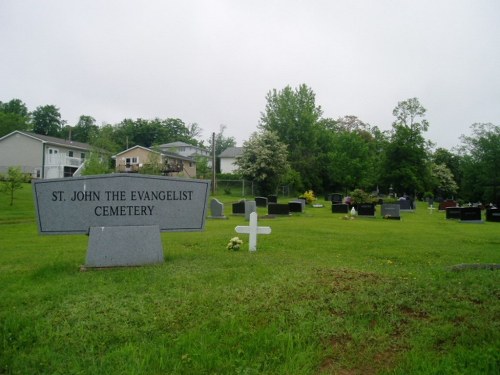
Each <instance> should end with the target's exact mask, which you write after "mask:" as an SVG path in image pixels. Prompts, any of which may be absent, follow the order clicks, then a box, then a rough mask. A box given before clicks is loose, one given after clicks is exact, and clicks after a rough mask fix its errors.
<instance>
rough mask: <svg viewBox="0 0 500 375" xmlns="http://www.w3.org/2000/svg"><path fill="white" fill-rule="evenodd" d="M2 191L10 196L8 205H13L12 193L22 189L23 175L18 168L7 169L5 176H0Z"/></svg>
mask: <svg viewBox="0 0 500 375" xmlns="http://www.w3.org/2000/svg"><path fill="white" fill-rule="evenodd" d="M1 177H2V178H1V180H2V191H3V192H4V193H7V194H9V195H10V205H11V206H12V205H13V204H14V192H15V191H16V190H19V189H21V188H22V184H23V182H24V179H25V178H24V175H23V173H22V171H21V168H19V167H9V169H8V171H7V175H4V176H1Z"/></svg>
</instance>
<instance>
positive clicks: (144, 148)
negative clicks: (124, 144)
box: [112, 145, 159, 158]
mask: <svg viewBox="0 0 500 375" xmlns="http://www.w3.org/2000/svg"><path fill="white" fill-rule="evenodd" d="M135 148H142V149H143V150H145V151H149V152H154V153H156V154H159V152H158V151H155V150H152V149H150V148H147V147H144V146H139V145H137V146H132V147H129V148H127V149H126V150H124V151H122V152H119V153H118V154H116V155H113V156H112V158H116V157H118V156H120V155H121V154H124V153H126V152H129V151H131V150H133V149H135Z"/></svg>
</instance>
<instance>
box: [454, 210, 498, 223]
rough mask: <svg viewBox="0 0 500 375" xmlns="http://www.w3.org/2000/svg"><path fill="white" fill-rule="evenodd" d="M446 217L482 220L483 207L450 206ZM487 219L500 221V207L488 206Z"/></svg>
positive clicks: (462, 219) (469, 220) (467, 220)
mask: <svg viewBox="0 0 500 375" xmlns="http://www.w3.org/2000/svg"><path fill="white" fill-rule="evenodd" d="M446 219H449V220H460V221H461V222H468V223H471V222H482V216H481V207H448V208H446ZM486 221H491V222H497V223H500V209H498V208H488V209H487V210H486Z"/></svg>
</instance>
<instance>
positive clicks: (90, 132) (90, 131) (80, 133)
mask: <svg viewBox="0 0 500 375" xmlns="http://www.w3.org/2000/svg"><path fill="white" fill-rule="evenodd" d="M98 131H99V127H98V126H97V125H96V123H95V118H93V117H92V116H86V115H81V116H80V118H79V119H78V122H77V123H76V125H75V126H74V127H73V129H72V130H71V139H72V140H74V141H77V142H84V143H89V142H90V141H91V140H92V139H93V138H94V137H95V136H96V135H97V133H98Z"/></svg>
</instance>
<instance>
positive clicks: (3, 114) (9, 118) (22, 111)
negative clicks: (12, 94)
mask: <svg viewBox="0 0 500 375" xmlns="http://www.w3.org/2000/svg"><path fill="white" fill-rule="evenodd" d="M29 120H30V117H29V112H28V108H27V107H26V105H25V104H24V103H23V102H22V101H21V100H19V99H12V100H10V101H9V102H7V103H2V102H0V137H3V136H4V135H6V134H9V133H11V132H13V131H15V130H21V131H22V130H29V129H30V123H29Z"/></svg>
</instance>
